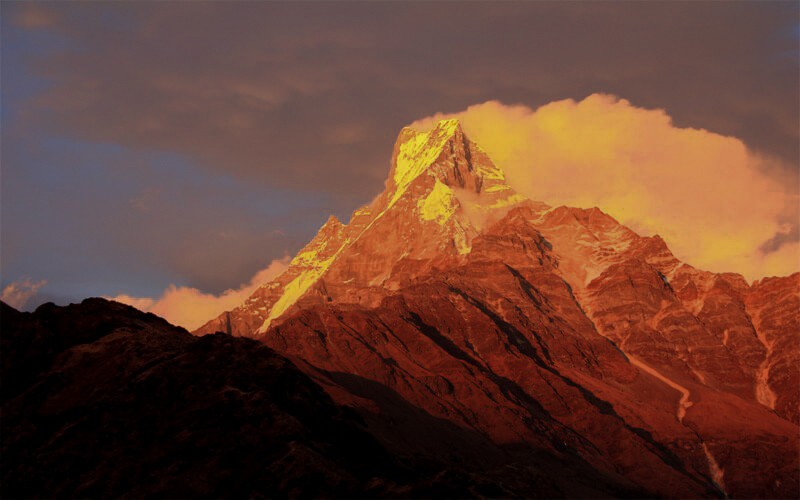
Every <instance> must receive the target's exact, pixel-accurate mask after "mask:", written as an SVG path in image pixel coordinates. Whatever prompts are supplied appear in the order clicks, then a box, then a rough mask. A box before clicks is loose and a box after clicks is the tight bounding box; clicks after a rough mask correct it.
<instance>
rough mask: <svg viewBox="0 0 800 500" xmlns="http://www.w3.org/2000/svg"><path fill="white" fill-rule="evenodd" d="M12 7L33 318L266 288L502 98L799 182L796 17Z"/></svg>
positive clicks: (390, 6)
mask: <svg viewBox="0 0 800 500" xmlns="http://www.w3.org/2000/svg"><path fill="white" fill-rule="evenodd" d="M0 8H2V81H1V82H0V83H2V286H6V285H7V284H9V283H11V282H14V281H17V280H20V279H23V278H30V279H33V280H47V285H46V286H44V287H43V288H42V290H41V291H40V296H39V297H38V298H37V299H36V300H35V301H34V302H32V303H31V304H29V307H30V306H33V305H35V304H36V303H40V302H42V301H45V300H55V301H56V302H69V301H74V300H77V299H79V298H82V297H85V296H90V295H114V294H117V293H123V292H124V293H129V294H132V295H143V296H152V295H156V294H158V293H159V292H160V291H161V290H163V289H164V287H165V286H167V285H168V284H171V283H174V284H178V285H188V286H194V287H197V288H200V289H201V290H204V291H207V292H214V293H218V292H220V291H221V290H224V289H225V288H229V287H234V286H237V285H239V284H241V283H243V282H246V281H247V280H248V279H249V278H250V277H251V276H252V275H253V273H255V271H257V270H258V269H261V268H263V267H265V266H266V265H267V264H269V262H271V261H272V260H273V259H275V258H279V257H281V256H283V255H285V254H287V253H293V252H294V251H296V250H297V249H298V248H299V247H300V246H302V245H303V244H304V243H305V242H306V241H307V240H308V239H309V238H310V237H311V236H312V235H313V233H314V232H315V230H316V229H317V227H318V226H319V225H321V224H322V222H324V220H325V219H326V218H327V216H328V215H329V214H330V213H334V214H336V215H337V216H339V217H340V218H342V219H343V220H345V221H346V220H347V218H348V216H349V213H350V211H351V210H352V209H354V208H356V207H357V206H359V205H361V204H363V203H365V202H367V201H369V200H370V199H371V198H372V197H373V196H374V195H375V194H377V193H378V192H379V191H380V189H381V187H382V183H383V180H384V178H385V176H386V173H387V172H388V168H389V165H388V162H389V156H390V154H391V147H392V143H393V140H394V137H395V135H396V133H397V131H399V129H400V128H401V127H402V126H403V125H405V124H408V123H410V122H411V121H413V120H415V119H417V118H420V117H423V116H428V115H431V114H433V113H436V112H454V111H459V110H461V109H464V108H465V107H466V106H468V105H471V104H475V103H480V102H484V101H486V100H489V99H496V100H499V101H502V102H505V103H509V104H513V103H520V104H524V105H526V106H529V107H534V108H535V107H536V106H539V105H542V104H545V103H547V102H549V101H552V100H556V99H563V98H576V99H581V98H583V97H585V96H587V95H589V94H591V93H594V92H605V93H611V94H615V95H619V96H621V97H624V98H626V99H629V100H630V101H631V102H632V103H633V104H635V105H637V106H642V107H647V108H663V109H666V110H667V111H668V112H669V113H670V115H671V116H672V117H673V118H674V119H675V121H676V124H677V125H680V126H692V127H698V128H707V129H709V130H713V131H715V132H718V133H722V134H727V135H735V136H737V137H740V138H742V139H743V140H744V141H745V142H746V143H747V144H748V145H749V146H751V147H753V148H754V149H756V150H757V151H760V152H763V153H765V154H769V155H773V156H777V157H780V158H782V159H783V160H784V161H785V162H786V164H788V165H790V168H791V170H792V172H790V174H794V173H795V171H796V167H797V158H798V107H799V105H798V95H800V89H799V88H798V52H797V44H798V25H797V20H798V3H796V2H764V3H756V2H740V3H735V4H728V3H718V2H708V3H679V2H664V3H636V2H624V3H590V4H581V3H575V2H569V3H521V2H510V3H435V4H419V3H383V4H378V5H375V4H366V3H353V2H347V3H301V4H282V3H266V2H265V3H259V2H243V3H234V4H228V3H226V4H222V3H201V2H162V3H156V2H145V3H138V4H136V3H123V2H114V3H99V2H91V3H77V2H60V3H47V2H37V3H17V2H3V3H2V4H1V5H0ZM785 173H786V172H783V173H782V174H785ZM793 178H794V179H796V177H793ZM792 237H793V238H796V234H795V235H794V236H792Z"/></svg>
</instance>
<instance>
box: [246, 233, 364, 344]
mask: <svg viewBox="0 0 800 500" xmlns="http://www.w3.org/2000/svg"><path fill="white" fill-rule="evenodd" d="M348 243H350V240H345V241H344V243H342V245H341V246H340V247H339V249H338V250H337V251H336V253H335V254H333V255H332V256H330V257H329V258H327V259H325V260H319V259H318V258H317V255H318V252H317V251H316V250H312V251H307V252H303V253H300V254H298V255H297V257H295V258H294V259H293V260H292V264H293V265H308V266H310V267H309V268H308V269H306V270H304V271H302V272H301V273H300V274H299V275H298V276H297V277H296V278H295V279H293V280H292V281H290V282H289V283H287V284H286V286H285V287H284V288H283V293H282V294H281V296H280V298H279V299H278V300H276V301H275V303H274V304H273V305H272V308H271V309H270V311H269V316H267V319H265V320H264V323H263V324H262V325H261V327H260V328H259V329H258V330H257V332H256V333H264V332H266V331H267V328H269V325H270V323H272V321H273V320H274V319H276V318H279V317H280V316H281V315H282V314H283V313H285V312H286V310H287V309H289V308H290V307H291V306H292V305H293V304H294V303H295V302H297V300H298V299H299V298H300V297H302V296H303V295H305V293H306V292H307V291H308V289H309V288H311V285H313V284H314V283H316V282H317V281H318V280H319V278H320V277H321V276H322V275H323V274H325V271H327V270H328V268H329V267H330V266H331V264H332V263H333V261H334V260H336V257H338V256H339V254H340V253H341V252H342V250H343V249H344V248H345V247H346V246H347V244H348ZM326 244H327V242H326Z"/></svg>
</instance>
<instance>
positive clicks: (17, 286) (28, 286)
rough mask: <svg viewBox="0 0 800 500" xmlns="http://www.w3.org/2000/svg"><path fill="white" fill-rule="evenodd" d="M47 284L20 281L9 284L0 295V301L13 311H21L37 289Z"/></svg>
mask: <svg viewBox="0 0 800 500" xmlns="http://www.w3.org/2000/svg"><path fill="white" fill-rule="evenodd" d="M46 284H47V280H42V281H32V280H30V279H21V280H17V281H14V282H13V283H9V284H8V285H6V287H5V288H3V292H2V293H0V300H2V301H3V302H5V303H6V304H8V305H10V306H11V307H13V308H14V309H22V308H23V307H25V304H27V303H28V301H29V300H31V299H32V298H33V297H35V296H36V294H37V293H38V292H39V289H40V288H42V287H43V286H45V285H46Z"/></svg>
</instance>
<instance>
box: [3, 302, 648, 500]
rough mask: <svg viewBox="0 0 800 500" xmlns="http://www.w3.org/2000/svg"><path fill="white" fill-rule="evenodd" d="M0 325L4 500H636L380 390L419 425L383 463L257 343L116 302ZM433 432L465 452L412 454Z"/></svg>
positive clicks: (53, 310)
mask: <svg viewBox="0 0 800 500" xmlns="http://www.w3.org/2000/svg"><path fill="white" fill-rule="evenodd" d="M0 320H1V321H2V447H1V450H2V454H1V457H0V468H1V469H2V490H1V493H2V497H3V498H70V497H71V498H74V497H82V498H85V497H89V498H108V497H145V496H155V497H171V498H186V497H216V498H239V497H256V498H258V497H287V496H288V497H320V496H323V497H364V496H366V497H376V496H393V497H398V496H399V497H409V496H415V497H418V496H425V497H430V496H437V497H438V496H446V497H467V496H469V497H472V496H494V497H509V496H517V497H521V496H524V497H553V496H591V497H605V496H631V495H642V494H645V492H642V491H636V490H634V489H632V488H631V487H630V486H629V485H628V483H626V482H625V481H624V480H622V479H620V478H613V477H607V476H603V475H600V474H599V473H597V472H596V471H595V470H594V469H593V468H592V467H591V466H589V465H588V464H586V463H584V462H581V461H580V460H578V459H577V458H575V457H568V456H567V457H559V458H557V457H555V456H548V455H546V454H541V453H539V454H532V453H529V452H526V451H525V450H505V449H501V448H500V447H498V446H495V445H492V444H489V442H488V441H487V440H486V439H485V438H482V437H480V436H479V435H477V434H476V433H473V432H470V431H468V430H465V429H461V428H458V427H456V426H453V425H452V424H449V423H446V422H443V421H439V420H437V419H434V418H433V417H430V416H429V415H426V414H424V412H422V411H420V410H416V409H415V410H412V408H411V406H410V405H408V404H407V403H405V402H404V401H403V400H402V399H401V398H399V397H398V396H394V397H392V396H391V395H390V394H388V393H387V394H384V399H385V400H386V401H387V404H393V405H396V406H403V405H406V406H408V407H409V408H408V410H407V411H415V412H416V416H417V418H418V419H419V421H420V422H421V423H423V424H424V425H426V426H428V428H420V429H419V437H418V438H417V439H415V438H413V437H409V436H402V438H401V439H404V440H406V441H407V445H408V448H409V449H415V450H417V451H416V452H414V453H412V452H409V453H407V454H391V453H389V452H388V451H387V450H386V449H385V448H384V447H383V445H381V444H379V443H378V441H376V440H375V439H374V438H373V436H372V435H370V434H369V433H368V431H367V430H366V428H365V425H364V424H363V423H362V421H361V419H360V417H359V416H358V415H357V414H356V413H355V412H354V411H352V410H349V409H347V408H343V407H340V406H337V405H336V404H334V403H333V401H332V400H331V399H330V397H329V396H328V395H327V394H326V393H325V391H324V390H323V389H322V388H320V386H319V385H317V383H315V382H314V381H312V380H311V379H310V378H309V377H308V376H306V375H305V374H303V373H302V372H300V371H299V370H298V369H297V368H296V367H295V366H294V365H293V364H292V363H291V362H289V361H288V360H286V359H285V358H283V357H281V356H280V355H278V354H276V353H275V352H274V351H273V350H271V349H270V348H268V347H266V346H265V345H263V344H262V343H259V342H257V341H254V340H250V339H243V338H234V337H230V336H228V335H224V334H216V335H208V336H204V337H194V336H192V335H190V334H189V333H187V332H186V331H184V330H183V329H180V328H177V327H174V326H172V325H170V324H168V323H167V322H166V321H164V320H162V319H161V318H158V317H157V316H154V315H152V314H145V313H142V312H139V311H137V310H136V309H133V308H131V307H128V306H123V305H121V304H118V303H114V302H108V301H105V300H102V299H87V300H85V301H84V302H82V303H81V304H75V305H71V306H68V307H56V306H54V305H52V304H46V305H44V306H42V307H40V308H39V309H37V311H36V312H35V313H20V312H18V311H16V310H14V309H12V308H11V307H9V306H7V305H6V304H2V317H1V318H0ZM351 382H352V383H356V382H357V381H351ZM365 387H366V386H365ZM432 432H434V433H439V434H440V435H439V436H438V438H437V439H438V440H439V441H441V440H442V439H446V440H447V439H449V440H450V443H451V444H453V446H454V447H456V448H457V447H458V446H460V447H462V448H463V449H464V451H463V454H462V453H460V452H458V453H457V452H454V453H453V458H452V460H451V461H447V460H444V461H443V460H442V459H441V458H437V459H433V458H429V457H428V456H426V454H425V453H424V452H420V451H419V450H424V448H425V446H424V444H425V441H427V440H428V439H429V438H430V434H431V433H432ZM439 455H440V454H439Z"/></svg>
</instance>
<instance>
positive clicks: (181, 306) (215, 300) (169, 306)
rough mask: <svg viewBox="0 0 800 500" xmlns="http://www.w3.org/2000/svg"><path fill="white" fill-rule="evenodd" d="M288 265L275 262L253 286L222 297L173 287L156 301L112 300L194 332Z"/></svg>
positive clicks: (284, 261) (125, 297)
mask: <svg viewBox="0 0 800 500" xmlns="http://www.w3.org/2000/svg"><path fill="white" fill-rule="evenodd" d="M288 265H289V258H288V257H285V258H283V259H280V260H274V261H272V263H270V265H269V266H267V267H266V268H264V269H262V270H260V271H258V272H257V273H256V274H255V276H253V278H252V279H251V280H250V282H248V283H246V284H243V285H242V286H241V287H239V288H237V289H230V290H225V291H224V292H222V293H221V294H220V295H213V294H209V293H203V292H201V291H200V290H198V289H197V288H192V287H185V286H181V287H178V286H175V285H170V286H169V287H167V289H166V290H164V293H163V294H162V295H161V297H159V298H157V299H152V298H148V297H131V296H130V295H125V294H121V295H117V296H116V297H109V299H111V300H116V301H117V302H122V303H123V304H128V305H131V306H133V307H135V308H137V309H140V310H142V311H147V312H152V313H154V314H157V315H158V316H161V317H162V318H164V319H166V320H167V321H169V322H170V323H172V324H175V325H179V326H182V327H184V328H186V329H187V330H194V329H195V328H198V327H200V326H202V325H203V324H204V323H205V322H206V321H208V320H210V319H212V318H215V317H216V316H218V315H220V314H222V313H223V312H225V311H228V310H230V309H233V308H234V307H236V306H239V305H241V304H242V303H243V302H244V301H245V300H246V299H247V298H248V297H249V296H250V294H252V293H253V291H255V289H256V288H257V287H258V286H259V285H261V284H263V283H267V282H269V281H271V280H272V279H273V278H275V277H276V276H278V275H279V274H280V273H282V272H283V271H284V270H286V268H287V266H288Z"/></svg>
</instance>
